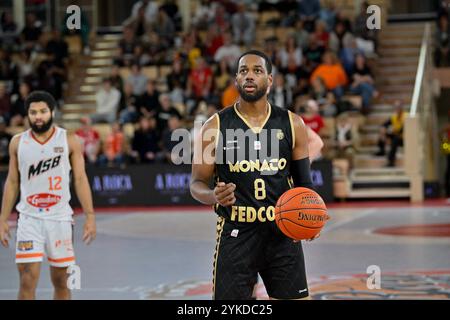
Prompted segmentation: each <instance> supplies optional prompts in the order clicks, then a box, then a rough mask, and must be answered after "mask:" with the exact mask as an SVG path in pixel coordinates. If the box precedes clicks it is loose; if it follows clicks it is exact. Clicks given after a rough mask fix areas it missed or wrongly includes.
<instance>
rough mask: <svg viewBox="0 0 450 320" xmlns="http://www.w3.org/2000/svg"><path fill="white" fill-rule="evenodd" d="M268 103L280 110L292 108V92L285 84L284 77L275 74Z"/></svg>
mask: <svg viewBox="0 0 450 320" xmlns="http://www.w3.org/2000/svg"><path fill="white" fill-rule="evenodd" d="M269 101H270V103H272V104H273V105H276V106H279V107H281V108H285V109H291V107H292V105H291V104H292V91H291V89H290V88H289V86H287V85H286V84H285V81H284V76H283V74H281V73H277V74H276V75H275V76H274V81H273V85H272V88H271V89H270V93H269Z"/></svg>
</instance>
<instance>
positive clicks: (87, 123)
mask: <svg viewBox="0 0 450 320" xmlns="http://www.w3.org/2000/svg"><path fill="white" fill-rule="evenodd" d="M80 122H81V127H80V128H79V129H77V131H75V134H76V135H77V136H78V137H79V138H80V140H81V143H82V145H83V155H84V158H85V160H86V162H87V163H88V164H96V163H97V161H98V156H99V153H100V150H101V141H100V134H99V133H98V131H97V130H95V129H94V128H93V127H92V125H91V119H90V118H89V117H83V118H81V119H80Z"/></svg>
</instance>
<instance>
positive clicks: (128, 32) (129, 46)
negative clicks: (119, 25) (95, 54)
mask: <svg viewBox="0 0 450 320" xmlns="http://www.w3.org/2000/svg"><path fill="white" fill-rule="evenodd" d="M139 44H140V43H139V41H138V40H136V37H135V36H134V32H133V29H132V28H131V27H124V28H123V38H122V39H121V40H120V41H119V48H118V52H117V56H116V58H115V59H114V64H118V65H119V66H121V67H123V66H128V65H130V62H131V61H133V60H134V50H135V47H136V46H138V45H139Z"/></svg>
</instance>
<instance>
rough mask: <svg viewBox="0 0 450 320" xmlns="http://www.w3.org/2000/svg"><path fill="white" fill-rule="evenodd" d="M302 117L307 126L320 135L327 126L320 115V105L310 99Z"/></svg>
mask: <svg viewBox="0 0 450 320" xmlns="http://www.w3.org/2000/svg"><path fill="white" fill-rule="evenodd" d="M301 117H302V119H303V121H304V122H305V125H306V126H308V127H309V128H310V129H311V130H312V131H314V132H315V133H317V134H319V135H320V130H322V128H323V127H324V126H325V124H324V122H323V119H322V117H321V116H320V114H319V105H318V104H317V102H316V101H315V100H312V99H310V100H308V101H307V102H306V109H305V113H304V114H303V115H302V116H301Z"/></svg>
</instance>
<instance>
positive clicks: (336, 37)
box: [329, 21, 354, 55]
mask: <svg viewBox="0 0 450 320" xmlns="http://www.w3.org/2000/svg"><path fill="white" fill-rule="evenodd" d="M353 41H354V37H353V35H352V34H351V33H350V32H349V31H348V30H347V29H346V28H345V24H344V22H342V21H339V22H337V23H336V25H335V27H334V30H333V32H331V35H330V42H329V45H330V50H332V51H333V52H334V53H335V54H336V55H340V54H341V50H342V49H343V48H345V47H351V45H352V43H353Z"/></svg>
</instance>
